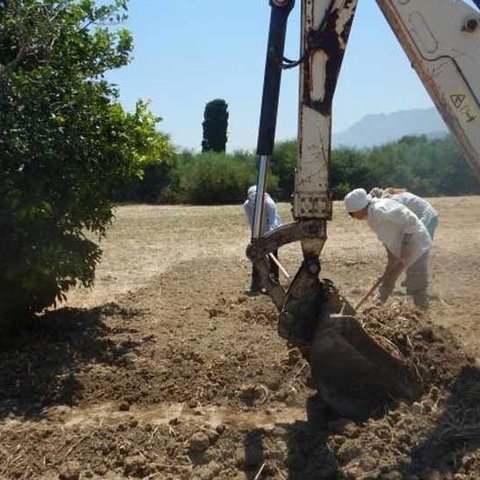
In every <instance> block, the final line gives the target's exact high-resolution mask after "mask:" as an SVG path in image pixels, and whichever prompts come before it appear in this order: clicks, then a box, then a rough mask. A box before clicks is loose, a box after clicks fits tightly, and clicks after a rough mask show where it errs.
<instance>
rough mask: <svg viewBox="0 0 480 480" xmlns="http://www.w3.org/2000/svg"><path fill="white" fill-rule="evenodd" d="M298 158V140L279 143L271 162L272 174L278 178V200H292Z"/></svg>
mask: <svg viewBox="0 0 480 480" xmlns="http://www.w3.org/2000/svg"><path fill="white" fill-rule="evenodd" d="M297 157H298V146H297V142H296V140H287V141H284V142H280V143H277V144H276V145H275V149H274V151H273V155H272V160H271V169H272V173H273V174H274V175H276V176H277V177H278V189H277V194H278V198H279V199H280V200H283V201H288V200H290V196H291V195H292V193H293V180H294V175H293V174H294V171H295V166H296V163H297Z"/></svg>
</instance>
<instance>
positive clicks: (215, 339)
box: [0, 202, 480, 480]
mask: <svg viewBox="0 0 480 480" xmlns="http://www.w3.org/2000/svg"><path fill="white" fill-rule="evenodd" d="M479 206H480V202H479ZM211 253H212V252H211ZM212 255H213V253H212ZM368 255H369V254H368V253H367V254H366V257H367V258H368ZM442 255H443V254H442ZM463 255H466V252H465V251H464V252H463ZM243 258H244V257H243V253H242V251H241V250H240V251H239V253H238V254H235V255H231V254H230V253H228V254H226V253H225V252H221V253H219V254H218V255H217V256H198V257H196V258H189V259H183V261H181V262H179V263H176V264H174V265H171V266H169V267H168V268H166V269H165V270H164V271H163V273H160V274H158V275H156V276H152V277H151V278H149V280H148V282H146V284H145V285H144V286H142V287H139V288H137V289H132V291H130V293H120V294H117V295H112V299H111V301H108V302H103V303H101V304H98V305H96V306H95V305H92V306H88V307H84V308H83V307H81V306H79V305H78V304H77V305H75V302H72V305H75V306H74V307H73V306H72V307H63V308H59V309H57V310H54V311H51V312H48V313H46V314H45V315H44V316H43V317H41V318H39V319H38V320H37V321H36V322H35V323H34V324H33V326H31V327H30V328H29V329H27V330H25V331H23V332H22V333H21V334H20V335H17V336H9V337H7V338H5V337H4V338H3V339H2V349H1V351H0V417H1V418H0V478H1V479H27V478H28V479H57V478H60V479H63V480H75V479H82V480H83V479H87V478H92V479H127V478H144V479H171V480H174V479H196V480H209V479H236V480H240V479H248V480H259V479H289V480H292V479H293V480H314V479H315V480H323V479H325V480H327V479H332V480H335V479H355V480H357V479H359V480H361V479H364V480H366V479H371V480H373V479H384V480H402V479H408V480H441V479H458V480H460V479H469V480H475V479H479V478H480V373H479V370H477V368H476V360H475V357H476V356H477V353H478V350H477V347H476V346H477V345H478V344H477V343H476V342H475V341H474V339H473V338H470V343H468V342H465V341H463V340H462V339H463V338H465V337H464V335H466V333H468V332H467V329H469V330H470V331H471V332H475V331H476V330H475V329H476V323H475V318H478V317H475V315H476V313H477V312H476V310H474V311H473V313H472V315H471V316H470V317H469V313H468V312H469V309H471V308H474V307H475V306H478V305H479V304H478V297H476V288H474V286H472V289H471V290H463V293H462V289H461V288H459V289H458V290H456V294H455V295H453V294H452V295H450V294H449V293H448V290H447V287H445V288H446V290H443V286H442V285H444V284H443V281H444V280H443V277H442V268H441V267H442V266H443V265H444V264H442V263H441V262H438V263H434V269H435V268H436V267H435V265H438V267H437V268H436V270H434V272H436V279H437V284H438V285H439V291H440V293H439V298H437V299H435V298H434V299H432V309H431V311H430V313H428V314H424V313H422V312H420V311H418V310H416V309H415V308H413V307H412V306H411V305H410V304H409V303H408V301H407V300H406V299H405V298H404V297H402V296H401V294H400V293H397V294H396V295H395V297H394V298H393V299H392V300H391V301H390V302H389V303H388V304H386V305H385V306H371V307H368V308H366V309H365V310H364V311H363V313H362V314H361V315H360V316H359V319H360V321H361V322H362V323H363V324H364V326H365V328H366V329H367V331H369V332H370V333H371V334H372V335H373V336H375V338H376V339H377V340H378V341H379V342H380V343H381V344H382V345H384V346H385V348H388V349H391V350H392V351H395V352H397V353H398V352H400V353H401V354H402V355H403V356H404V357H405V359H406V362H407V364H408V365H409V368H411V370H412V371H413V372H415V375H417V376H418V378H419V379H420V380H421V382H422V386H423V393H422V395H421V397H420V398H418V399H417V401H416V402H414V403H412V404H406V403H399V404H397V405H395V406H392V407H389V409H385V410H384V411H380V412H378V413H377V415H376V416H375V417H374V418H370V419H369V420H367V421H364V422H353V421H351V420H349V419H345V418H338V417H337V416H336V415H335V414H334V413H333V412H332V411H330V410H329V409H328V408H327V407H326V406H325V405H324V404H322V402H321V401H320V400H319V399H318V397H317V396H316V395H315V392H314V391H313V390H311V389H310V388H309V386H308V385H309V384H310V382H309V367H308V364H307V363H306V362H305V361H304V359H303V358H302V356H301V355H300V353H299V352H298V351H297V350H296V349H289V348H288V346H287V345H285V342H284V341H283V340H282V339H280V338H279V337H278V335H277V332H276V312H275V310H274V308H273V306H272V304H271V302H270V301H269V299H268V298H267V297H264V296H260V297H253V298H252V297H247V296H245V295H244V294H243V293H242V291H243V289H244V287H245V285H246V284H247V283H248V271H249V266H248V263H247V262H246V261H244V259H243ZM283 258H284V259H285V261H286V264H287V265H288V264H289V261H290V257H289V254H288V253H287V254H285V255H284V257H283ZM442 258H443V257H442ZM445 258H447V257H445ZM462 258H463V257H462ZM465 258H466V257H465ZM469 258H471V259H473V260H472V261H470V260H469V261H467V262H465V263H464V272H466V273H465V274H466V275H471V276H472V278H476V277H475V273H474V272H475V269H476V268H477V265H478V263H476V262H477V260H476V259H474V257H473V256H472V257H469ZM440 260H441V259H440ZM351 261H352V260H351V259H347V258H345V256H344V255H343V254H342V255H339V256H338V257H336V256H335V255H332V252H330V254H329V257H328V261H327V267H326V269H327V270H328V269H330V271H335V272H337V278H335V283H336V284H337V285H339V287H340V289H342V284H343V285H344V286H346V287H345V288H346V290H347V291H346V294H347V296H352V295H353V296H355V295H357V296H358V295H360V294H361V293H362V292H363V291H364V290H365V287H366V286H367V283H368V282H366V283H365V282H364V283H365V284H361V286H360V288H358V292H357V293H355V291H352V289H350V290H348V286H349V285H350V282H355V278H354V277H355V276H356V275H357V279H358V278H359V277H358V273H357V266H356V264H355V265H352V264H350V263H349V262H351ZM375 261H376V260H375V259H373V261H372V263H375ZM344 271H345V272H348V274H345V275H344V274H343V272H344ZM477 273H478V271H477ZM136 274H138V272H136ZM343 275H344V276H343ZM329 276H330V275H329ZM445 282H446V280H445ZM445 285H446V283H445ZM353 288H356V287H353ZM448 288H450V287H448ZM459 292H460V293H459ZM461 295H463V296H461ZM97 298H98V297H97ZM460 304H461V305H463V309H462V308H457V309H456V310H455V309H453V308H451V307H452V306H454V305H460ZM468 318H470V319H471V320H470V323H469V320H468ZM458 319H461V327H462V328H460V326H459V327H458V328H457V327H456V325H458V324H457V322H458ZM463 328H465V330H464V329H463ZM472 335H473V336H474V333H472Z"/></svg>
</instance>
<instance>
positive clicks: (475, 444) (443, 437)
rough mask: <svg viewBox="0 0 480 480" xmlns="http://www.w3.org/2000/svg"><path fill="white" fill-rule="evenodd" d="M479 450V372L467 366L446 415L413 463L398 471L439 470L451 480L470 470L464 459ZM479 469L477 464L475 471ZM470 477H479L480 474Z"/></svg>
mask: <svg viewBox="0 0 480 480" xmlns="http://www.w3.org/2000/svg"><path fill="white" fill-rule="evenodd" d="M479 448H480V370H479V369H478V368H475V367H471V366H468V367H464V368H463V369H462V371H461V372H460V374H459V375H458V377H457V378H456V379H455V382H454V384H453V386H452V388H451V391H450V396H449V398H448V400H447V403H446V406H445V411H444V413H443V414H442V416H441V418H440V419H439V421H438V422H437V424H436V426H435V428H434V429H433V430H432V431H431V432H430V433H429V434H428V437H427V438H426V439H425V440H424V441H423V442H422V443H421V444H419V445H418V446H417V447H416V448H415V449H414V450H412V452H411V459H412V460H411V462H410V463H408V464H402V465H400V466H399V467H398V470H399V471H401V472H402V473H404V474H419V473H423V472H425V471H428V470H436V471H438V472H440V473H442V472H444V473H445V474H446V475H447V476H448V475H451V474H454V473H456V472H458V470H459V469H463V470H464V471H465V470H468V469H469V466H468V465H466V462H465V458H466V456H468V453H471V452H474V451H475V450H477V449H479ZM467 463H468V460H467ZM478 467H479V465H478V464H477V465H476V466H475V467H473V468H474V469H475V468H478ZM468 473H475V474H476V475H479V473H478V470H475V471H473V470H472V471H471V472H468V471H467V474H468ZM468 478H474V477H468ZM475 478H476V477H475Z"/></svg>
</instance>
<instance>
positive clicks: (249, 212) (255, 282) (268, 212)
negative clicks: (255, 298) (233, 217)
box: [243, 185, 282, 295]
mask: <svg viewBox="0 0 480 480" xmlns="http://www.w3.org/2000/svg"><path fill="white" fill-rule="evenodd" d="M256 198H257V187H256V186H255V185H252V186H251V187H250V188H249V189H248V191H247V199H246V200H245V202H244V203H243V209H244V211H245V215H246V217H247V220H248V224H249V225H250V230H251V231H253V220H254V213H255V200H256ZM281 225H282V220H281V219H280V217H279V215H278V212H277V206H276V205H275V202H274V201H273V199H272V197H271V196H270V195H269V194H268V193H265V200H264V203H263V215H262V227H261V229H260V235H264V234H265V233H267V232H271V231H272V230H275V229H276V228H278V227H280V226H281ZM272 253H273V255H274V256H275V257H276V258H277V259H278V250H275V251H274V252H272ZM269 261H270V275H271V276H272V277H273V278H274V279H275V280H276V281H277V282H278V266H277V265H276V263H275V262H274V261H273V260H272V259H271V258H269ZM261 291H262V290H261V287H260V275H259V273H258V271H257V269H256V268H255V265H253V268H252V283H251V285H250V290H249V291H248V294H249V295H258V294H259V293H261Z"/></svg>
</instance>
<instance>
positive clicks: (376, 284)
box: [355, 260, 403, 312]
mask: <svg viewBox="0 0 480 480" xmlns="http://www.w3.org/2000/svg"><path fill="white" fill-rule="evenodd" d="M400 263H401V261H400V260H397V261H395V262H393V263H392V265H391V266H390V268H387V270H385V272H384V273H383V274H382V275H381V276H380V277H379V278H377V280H375V283H374V284H373V285H372V286H371V287H370V290H369V291H368V292H367V293H366V294H365V295H364V296H363V297H362V298H361V299H360V301H359V302H358V303H357V305H356V306H355V312H356V311H357V310H358V309H359V308H360V307H361V306H362V305H363V304H364V303H365V302H366V301H367V300H368V299H369V298H370V295H372V293H373V292H374V291H375V290H376V289H377V288H378V286H379V285H380V284H381V283H382V281H383V279H384V278H385V277H386V276H387V275H389V274H390V273H391V272H393V271H394V270H395V269H396V268H398V267H399V266H400ZM402 270H403V268H402ZM400 273H402V272H401V271H400Z"/></svg>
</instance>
